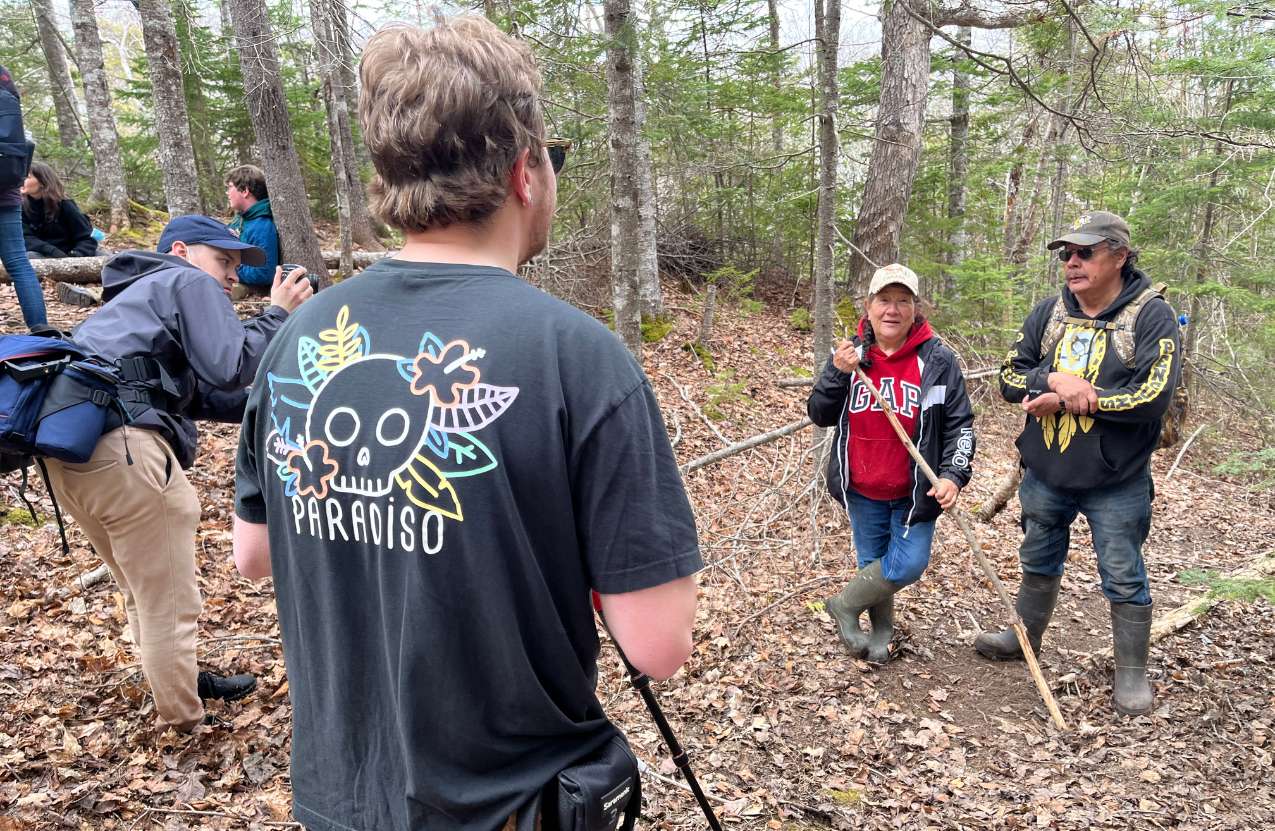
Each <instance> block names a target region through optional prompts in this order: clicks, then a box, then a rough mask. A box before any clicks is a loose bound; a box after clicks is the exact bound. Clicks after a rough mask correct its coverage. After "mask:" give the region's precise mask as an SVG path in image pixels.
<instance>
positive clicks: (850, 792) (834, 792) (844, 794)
mask: <svg viewBox="0 0 1275 831" xmlns="http://www.w3.org/2000/svg"><path fill="white" fill-rule="evenodd" d="M824 793H826V794H827V795H828V796H830V797H832V801H833V802H835V803H837V804H838V805H858V804H859V803H860V802H862V801H863V791H861V790H859V789H858V788H846V789H845V790H841V789H839V788H826V789H825V790H824Z"/></svg>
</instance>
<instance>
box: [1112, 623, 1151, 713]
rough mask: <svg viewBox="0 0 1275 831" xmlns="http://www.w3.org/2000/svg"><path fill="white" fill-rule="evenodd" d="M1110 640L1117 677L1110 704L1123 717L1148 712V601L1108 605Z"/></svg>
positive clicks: (1113, 684) (1113, 685)
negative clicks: (1109, 610)
mask: <svg viewBox="0 0 1275 831" xmlns="http://www.w3.org/2000/svg"><path fill="white" fill-rule="evenodd" d="M1111 640H1112V641H1113V646H1114V650H1113V651H1114V652H1115V657H1116V677H1115V680H1114V681H1113V682H1112V684H1111V703H1112V705H1114V706H1115V708H1116V711H1117V712H1120V713H1124V714H1125V715H1126V716H1140V715H1143V714H1144V713H1148V712H1150V711H1151V700H1152V694H1151V683H1150V682H1149V681H1147V652H1148V651H1149V649H1150V643H1151V604H1149V603H1148V604H1147V605H1146V606H1135V605H1133V604H1132V603H1112V604H1111Z"/></svg>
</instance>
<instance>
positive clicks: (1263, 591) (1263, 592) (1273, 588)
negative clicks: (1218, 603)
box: [1178, 569, 1275, 603]
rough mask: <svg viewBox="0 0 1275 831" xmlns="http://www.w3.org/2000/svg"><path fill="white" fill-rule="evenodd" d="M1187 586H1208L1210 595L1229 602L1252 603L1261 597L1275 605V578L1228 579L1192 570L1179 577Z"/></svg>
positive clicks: (1209, 572)
mask: <svg viewBox="0 0 1275 831" xmlns="http://www.w3.org/2000/svg"><path fill="white" fill-rule="evenodd" d="M1178 579H1179V580H1181V581H1182V584H1183V585H1185V586H1208V588H1209V594H1211V595H1213V596H1214V597H1221V598H1225V599H1227V600H1238V601H1240V602H1243V603H1252V602H1253V601H1254V600H1257V599H1258V598H1259V597H1263V598H1265V599H1266V601H1267V602H1268V603H1275V577H1249V578H1244V577H1227V576H1226V575H1224V574H1218V573H1217V572H1216V571H1204V570H1196V569H1192V570H1190V571H1184V572H1182V573H1181V574H1179V575H1178Z"/></svg>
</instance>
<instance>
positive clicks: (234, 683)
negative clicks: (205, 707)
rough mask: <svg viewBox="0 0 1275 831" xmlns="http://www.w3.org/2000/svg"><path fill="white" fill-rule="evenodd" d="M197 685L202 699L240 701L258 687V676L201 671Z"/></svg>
mask: <svg viewBox="0 0 1275 831" xmlns="http://www.w3.org/2000/svg"><path fill="white" fill-rule="evenodd" d="M196 685H197V687H198V689H199V697H200V698H201V699H204V700H207V699H209V698H220V699H221V700H223V701H238V700H239V699H241V698H243V697H244V696H245V695H247V694H248V693H250V692H252V691H253V690H255V689H256V688H257V678H256V676H254V675H249V674H247V673H244V674H242V675H214V674H213V673H211V672H201V673H199V675H198V680H197V681H196Z"/></svg>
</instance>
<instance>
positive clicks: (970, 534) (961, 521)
mask: <svg viewBox="0 0 1275 831" xmlns="http://www.w3.org/2000/svg"><path fill="white" fill-rule="evenodd" d="M854 374H855V375H856V376H857V377H858V378H859V380H860V381H862V382H863V383H864V385H865V386H866V387H867V388H868V391H869V392H870V393H872V398H873V399H874V400H875V401H876V402H877V406H878V407H880V408H881V411H882V412H883V413H885V417H886V418H887V419H889V421H890V426H891V427H893V428H894V432H895V433H897V434H898V436H899V441H901V442H903V446H904V447H906V448H907V449H908V454H909V455H910V456H911V457H912V460H913V461H915V462H916V466H917V467H919V468H920V469H921V471H922V472H923V473H925V478H927V479H929V480H930V484H931V485H933V486H934V487H938V484H939V477H938V476H937V475H936V474H935V473H934V469H933V468H931V467H930V465H929V463H928V462H926V461H925V457H923V456H922V455H921V452H920V451H919V450H917V449H916V445H915V444H913V443H912V439H911V438H910V437H909V436H908V434H907V431H906V430H904V429H903V425H902V424H900V423H899V419H898V417H897V416H895V414H894V410H893V409H892V408H891V407H890V405H889V403H887V402H886V400H885V399H884V398H882V397H881V393H880V391H878V390H877V387H876V384H873V383H872V380H871V379H870V378H868V376H867V375H865V374H864V372H863V370H862V369H859V368H858V367H855V370H854ZM947 514H948V515H949V516H951V517H952V518H953V519H955V520H956V524H957V525H959V526H961V531H962V532H963V533H964V534H965V539H966V540H967V541H968V542H969V544H970V548H972V549H974V558H975V559H976V560H978V564H979V566H980V567H981V568H982V569H983V575H984V576H985V577H987V580H988V582H989V583H991V584H992V588H994V589H996V593H997V594H998V595H1000V599H1001V603H1002V604H1003V605H1004V606H1005V609H1006V610H1007V611H1008V612H1009V620H1010V626H1012V627H1013V628H1014V634H1015V635H1017V636H1018V645H1019V646H1021V647H1022V649H1023V657H1024V658H1026V659H1027V668H1028V669H1029V670H1031V674H1032V678H1033V679H1034V680H1035V681H1036V689H1037V690H1039V691H1040V697H1041V698H1042V699H1044V701H1045V707H1046V709H1048V710H1049V715H1050V717H1051V718H1052V719H1053V720H1054V724H1056V725H1058V729H1059V730H1066V729H1067V722H1066V721H1064V720H1063V717H1062V713H1061V712H1060V711H1059V709H1058V703H1057V702H1056V701H1054V694H1053V693H1052V692H1050V691H1049V685H1048V684H1047V683H1045V676H1044V675H1042V674H1041V672H1040V664H1038V663H1037V662H1036V653H1035V652H1033V651H1032V646H1031V644H1030V643H1029V642H1028V641H1027V629H1026V628H1025V627H1024V626H1023V619H1022V618H1020V617H1019V616H1018V610H1017V609H1015V608H1014V604H1013V602H1012V601H1011V600H1010V599H1009V592H1007V591H1005V584H1004V583H1002V582H1001V579H1000V577H998V576H996V570H995V569H993V568H992V564H991V563H990V562H989V561H988V559H987V556H986V555H985V554H983V546H982V545H981V544H979V541H978V537H977V536H976V535H975V534H974V529H973V528H972V527H971V526H970V523H969V519H968V518H967V517H966V516H965V513H964V512H963V511H961V509H960V508H956V507H953V508H952V510H950V511H948V512H947Z"/></svg>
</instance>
